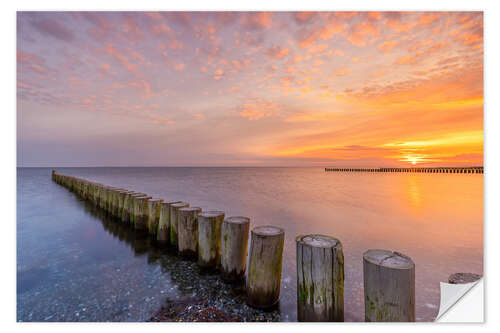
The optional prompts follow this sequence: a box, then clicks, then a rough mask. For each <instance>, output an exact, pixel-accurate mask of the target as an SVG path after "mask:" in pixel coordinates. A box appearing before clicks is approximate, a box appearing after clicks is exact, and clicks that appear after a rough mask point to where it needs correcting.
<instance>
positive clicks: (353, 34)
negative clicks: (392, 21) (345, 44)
mask: <svg viewBox="0 0 500 333" xmlns="http://www.w3.org/2000/svg"><path fill="white" fill-rule="evenodd" d="M379 34H380V29H379V27H378V26H377V23H376V21H371V20H367V21H361V22H359V23H356V24H354V25H352V26H351V29H350V30H349V31H348V32H347V37H346V38H347V40H348V41H350V42H351V43H352V44H353V45H356V46H358V47H363V46H365V45H366V44H367V43H369V42H370V41H371V40H373V39H374V38H375V37H376V36H378V35H379Z"/></svg>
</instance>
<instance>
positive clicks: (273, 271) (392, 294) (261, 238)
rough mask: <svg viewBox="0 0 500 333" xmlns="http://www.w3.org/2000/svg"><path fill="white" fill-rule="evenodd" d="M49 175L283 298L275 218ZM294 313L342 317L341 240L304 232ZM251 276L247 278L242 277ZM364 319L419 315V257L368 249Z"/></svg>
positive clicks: (257, 289) (204, 261)
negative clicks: (255, 219) (270, 221)
mask: <svg viewBox="0 0 500 333" xmlns="http://www.w3.org/2000/svg"><path fill="white" fill-rule="evenodd" d="M52 179H53V180H54V181H55V182H56V183H58V184H60V185H62V186H65V187H66V188H68V189H69V190H71V191H73V192H75V193H76V194H77V195H78V196H79V197H81V198H82V199H84V200H86V201H89V202H91V203H92V204H94V205H95V206H97V207H99V208H100V209H103V210H104V211H106V212H107V213H109V214H110V215H111V216H113V217H114V218H115V219H116V220H117V221H120V223H124V224H129V225H130V226H132V227H133V228H135V229H136V230H143V231H147V232H148V233H149V234H150V235H151V236H152V237H154V239H155V240H156V241H157V242H158V243H159V244H164V245H165V246H170V247H173V248H174V249H177V250H178V253H179V254H180V255H182V256H188V257H193V258H196V259H197V263H198V265H199V266H201V267H203V268H208V269H218V270H219V271H220V273H221V277H222V278H223V279H224V280H226V281H245V282H246V293H247V303H248V304H249V305H250V306H252V307H256V308H270V307H272V306H274V305H275V304H276V303H278V302H279V298H280V283H281V271H282V258H283V247H284V239H285V233H284V230H283V229H282V228H279V227H275V226H260V227H255V228H253V229H252V230H251V239H250V253H249V261H248V269H247V267H246V262H247V247H248V238H249V231H250V219H249V218H247V217H242V216H232V217H227V218H225V213H224V212H222V211H216V210H209V211H202V210H201V208H199V207H190V206H189V203H187V202H182V201H178V200H162V199H154V198H152V197H151V196H148V195H147V194H144V193H140V192H135V191H128V190H126V189H122V188H116V187H111V186H106V185H103V184H100V183H96V182H91V181H88V180H85V179H81V178H77V177H73V176H67V175H62V174H59V173H57V172H56V171H55V170H53V171H52ZM296 250H297V259H296V262H297V314H298V320H299V321H344V254H343V249H342V243H341V242H340V241H339V240H338V239H336V238H333V237H330V236H325V235H317V234H313V235H299V236H297V237H296ZM245 276H246V279H245ZM363 276H364V296H365V320H366V321H415V264H414V263H413V261H412V260H411V258H409V257H407V256H405V255H403V254H401V253H398V252H392V251H386V250H368V251H366V252H365V253H364V254H363Z"/></svg>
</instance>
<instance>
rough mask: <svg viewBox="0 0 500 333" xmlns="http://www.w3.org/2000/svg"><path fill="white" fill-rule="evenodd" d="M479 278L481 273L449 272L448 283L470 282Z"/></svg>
mask: <svg viewBox="0 0 500 333" xmlns="http://www.w3.org/2000/svg"><path fill="white" fill-rule="evenodd" d="M480 278H481V275H479V274H474V273H455V274H451V275H450V277H449V278H448V283H451V284H463V283H472V282H475V281H477V280H479V279H480Z"/></svg>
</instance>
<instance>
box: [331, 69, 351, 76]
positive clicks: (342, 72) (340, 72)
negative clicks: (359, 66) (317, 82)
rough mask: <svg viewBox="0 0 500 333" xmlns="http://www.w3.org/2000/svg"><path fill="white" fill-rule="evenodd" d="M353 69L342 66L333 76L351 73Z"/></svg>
mask: <svg viewBox="0 0 500 333" xmlns="http://www.w3.org/2000/svg"><path fill="white" fill-rule="evenodd" d="M351 72H352V70H351V69H350V68H342V69H339V70H336V71H335V72H333V74H332V76H345V75H347V74H350V73H351Z"/></svg>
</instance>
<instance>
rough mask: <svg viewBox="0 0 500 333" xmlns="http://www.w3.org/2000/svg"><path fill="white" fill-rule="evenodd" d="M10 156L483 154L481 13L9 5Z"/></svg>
mask: <svg viewBox="0 0 500 333" xmlns="http://www.w3.org/2000/svg"><path fill="white" fill-rule="evenodd" d="M16 84H17V165H18V166H339V167H340V166H342V167H385V166H394V167H398V166H400V167H407V166H413V165H417V166H472V165H482V164H483V14H482V12H18V13H17V82H16Z"/></svg>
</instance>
